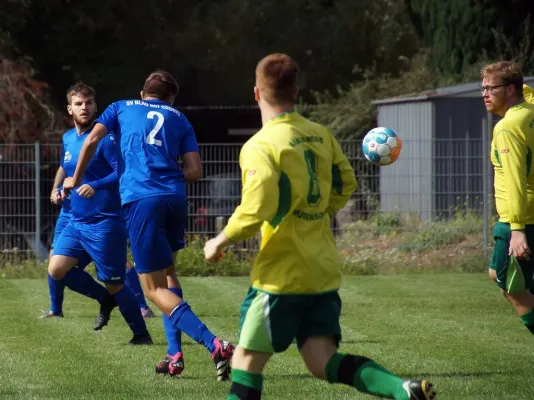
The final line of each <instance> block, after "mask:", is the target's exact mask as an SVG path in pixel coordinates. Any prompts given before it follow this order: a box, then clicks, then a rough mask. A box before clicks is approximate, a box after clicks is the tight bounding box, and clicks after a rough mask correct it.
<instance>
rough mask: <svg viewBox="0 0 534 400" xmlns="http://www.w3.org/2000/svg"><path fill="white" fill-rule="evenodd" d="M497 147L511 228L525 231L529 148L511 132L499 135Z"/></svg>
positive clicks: (497, 136) (505, 131)
mask: <svg viewBox="0 0 534 400" xmlns="http://www.w3.org/2000/svg"><path fill="white" fill-rule="evenodd" d="M495 145H496V150H497V151H498V153H499V160H500V163H501V165H502V170H503V172H504V184H505V190H506V196H507V202H506V203H507V204H508V213H509V222H510V228H511V229H512V231H514V230H523V229H525V223H526V214H527V162H526V158H527V148H526V146H525V145H524V144H523V143H522V142H521V139H520V138H519V137H518V136H517V135H516V134H515V133H514V132H512V131H509V130H501V131H500V132H498V133H497V135H496V137H495Z"/></svg>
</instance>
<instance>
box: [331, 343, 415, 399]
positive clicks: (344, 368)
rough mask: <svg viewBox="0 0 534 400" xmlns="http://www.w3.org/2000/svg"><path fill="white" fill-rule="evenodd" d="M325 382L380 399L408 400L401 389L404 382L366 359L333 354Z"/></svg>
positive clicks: (404, 391)
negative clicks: (349, 387) (353, 389)
mask: <svg viewBox="0 0 534 400" xmlns="http://www.w3.org/2000/svg"><path fill="white" fill-rule="evenodd" d="M326 380H327V381H328V382H330V383H343V384H345V385H349V386H352V387H354V388H356V389H357V390H359V391H360V392H364V393H369V394H374V395H376V396H380V397H386V398H389V399H395V400H409V396H408V393H406V390H404V388H403V387H402V384H403V382H404V381H403V380H402V379H401V378H399V377H398V376H396V375H394V374H392V373H391V372H389V371H388V370H386V369H385V368H384V367H382V366H381V365H379V364H377V363H376V362H374V361H373V360H370V359H368V358H366V357H360V356H353V355H346V354H340V353H337V354H334V355H333V356H332V358H330V360H329V361H328V364H327V365H326Z"/></svg>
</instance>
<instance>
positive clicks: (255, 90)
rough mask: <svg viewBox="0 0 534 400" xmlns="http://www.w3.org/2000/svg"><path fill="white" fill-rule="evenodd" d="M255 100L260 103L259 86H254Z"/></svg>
mask: <svg viewBox="0 0 534 400" xmlns="http://www.w3.org/2000/svg"><path fill="white" fill-rule="evenodd" d="M254 100H256V102H259V101H260V89H258V87H257V86H254Z"/></svg>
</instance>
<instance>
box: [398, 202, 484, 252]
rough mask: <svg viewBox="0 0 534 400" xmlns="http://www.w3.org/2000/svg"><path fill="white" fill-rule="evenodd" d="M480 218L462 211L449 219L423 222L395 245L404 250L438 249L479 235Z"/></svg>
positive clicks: (480, 230)
mask: <svg viewBox="0 0 534 400" xmlns="http://www.w3.org/2000/svg"><path fill="white" fill-rule="evenodd" d="M482 226H483V222H482V218H480V217H479V216H478V215H476V214H474V213H470V212H465V213H464V212H462V213H458V214H456V216H455V217H454V218H452V219H449V220H444V221H436V222H432V223H427V224H423V226H421V227H419V228H418V229H416V230H411V231H409V232H407V233H406V234H404V235H403V237H402V239H401V240H400V242H399V243H398V245H397V247H398V248H399V249H400V250H401V251H404V252H416V253H420V252H424V251H427V250H439V249H442V248H444V247H446V246H450V245H456V244H458V243H461V242H462V241H464V240H466V239H467V238H468V237H473V236H474V237H480V234H481V232H482Z"/></svg>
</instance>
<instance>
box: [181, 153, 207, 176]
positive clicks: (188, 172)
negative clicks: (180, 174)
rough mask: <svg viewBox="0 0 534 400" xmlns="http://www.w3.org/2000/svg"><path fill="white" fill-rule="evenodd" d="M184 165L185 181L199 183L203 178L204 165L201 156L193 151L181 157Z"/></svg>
mask: <svg viewBox="0 0 534 400" xmlns="http://www.w3.org/2000/svg"><path fill="white" fill-rule="evenodd" d="M181 158H182V162H183V163H184V179H185V181H186V182H187V183H191V182H195V181H198V180H199V179H200V178H202V163H201V161H200V154H199V153H198V152H195V151H191V152H189V153H186V154H184V155H182V156H181Z"/></svg>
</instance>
